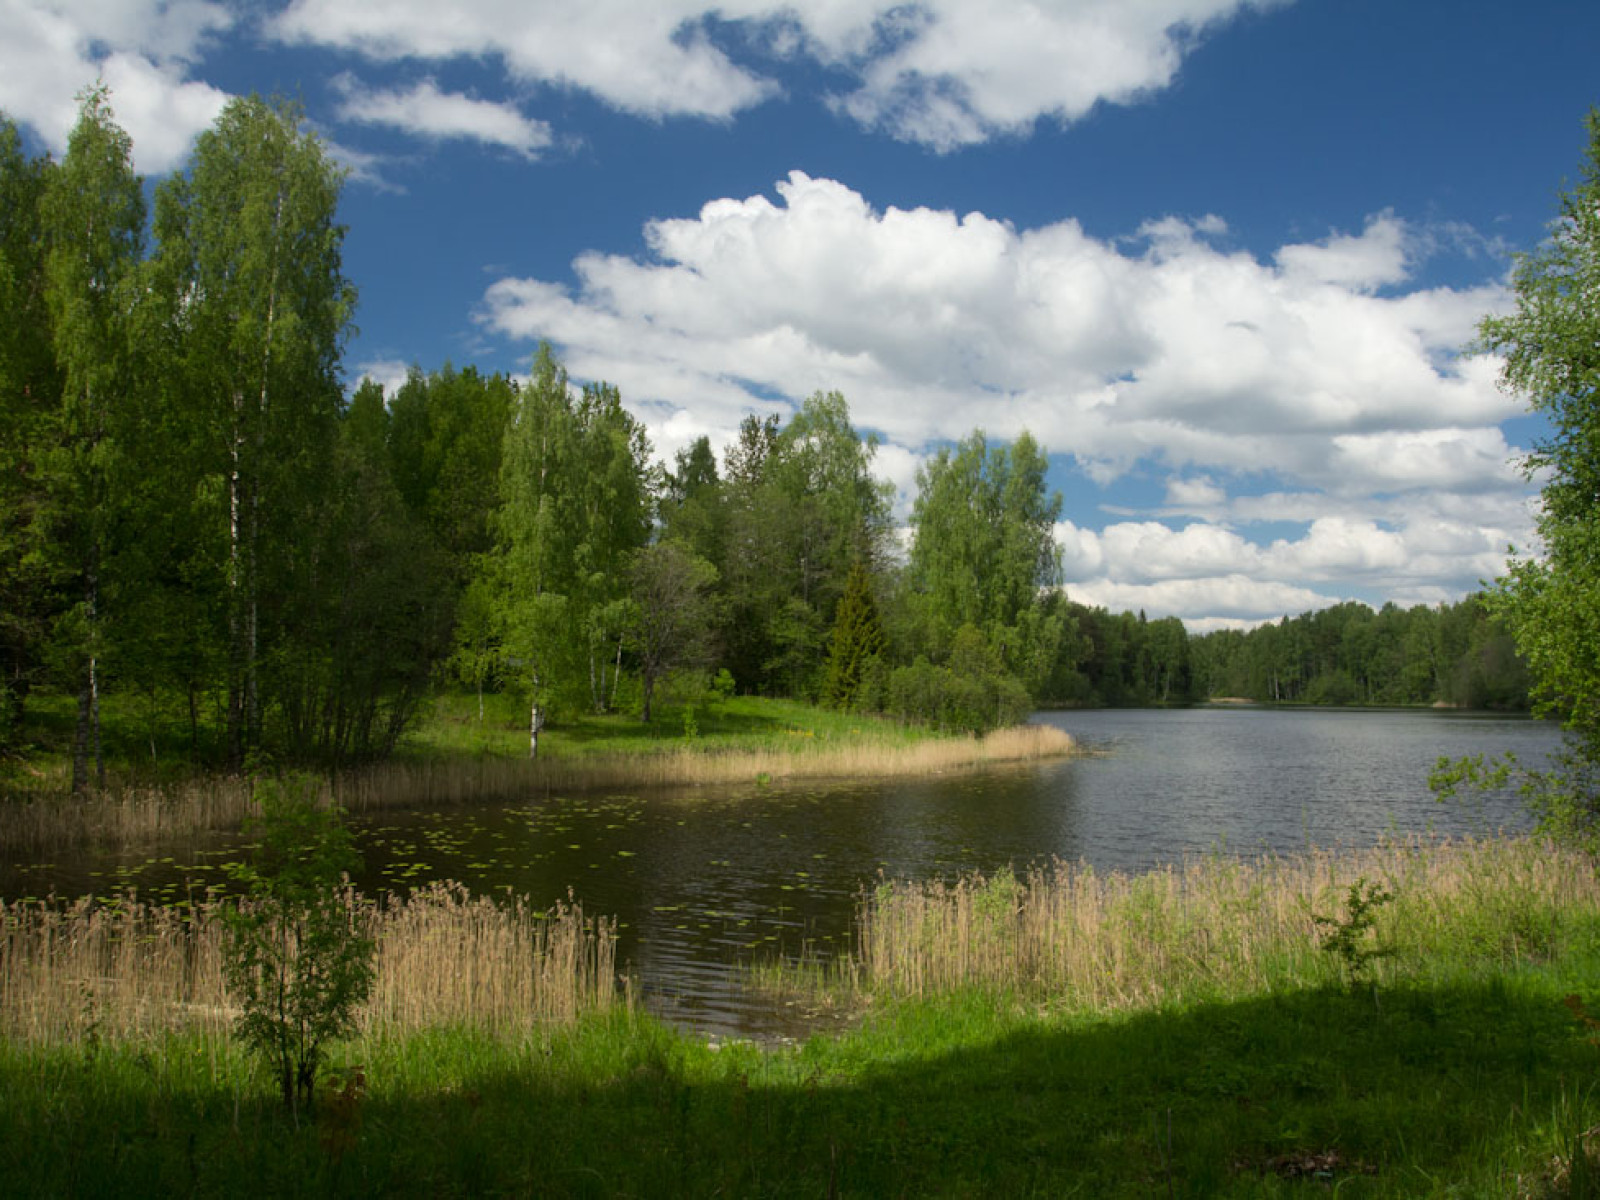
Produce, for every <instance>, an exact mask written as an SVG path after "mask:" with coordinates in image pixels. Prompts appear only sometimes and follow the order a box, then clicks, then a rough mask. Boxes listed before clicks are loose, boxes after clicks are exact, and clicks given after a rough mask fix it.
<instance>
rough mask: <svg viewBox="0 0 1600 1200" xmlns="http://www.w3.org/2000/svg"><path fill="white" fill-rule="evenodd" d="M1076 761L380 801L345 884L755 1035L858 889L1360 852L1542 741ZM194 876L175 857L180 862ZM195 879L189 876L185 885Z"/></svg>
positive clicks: (1147, 736) (1260, 741)
mask: <svg viewBox="0 0 1600 1200" xmlns="http://www.w3.org/2000/svg"><path fill="white" fill-rule="evenodd" d="M1039 719H1040V720H1043V721H1048V722H1050V723H1051V724H1055V725H1059V726H1061V727H1062V728H1065V729H1067V730H1068V731H1069V732H1071V733H1073V734H1074V735H1076V736H1077V737H1078V738H1079V739H1080V740H1081V741H1082V742H1083V743H1084V744H1085V745H1086V746H1087V747H1088V748H1089V749H1091V750H1093V751H1096V753H1095V754H1094V755H1092V756H1091V757H1086V758H1082V759H1076V760H1073V761H1070V762H1058V763H1051V764H1046V765H1043V766H1033V767H1020V768H1009V769H997V770H991V771H986V772H982V773H958V774H953V775H950V776H945V777H939V778H933V779H921V780H912V781H902V782H894V781H887V782H886V781H874V782H871V783H860V784H842V785H831V786H796V787H758V786H756V785H755V784H754V783H752V784H751V785H749V786H748V787H734V788H719V789H717V790H714V791H707V792H701V793H697V794H692V795H683V794H678V795H671V796H664V795H654V796H637V795H594V796H579V797H556V798H551V799H540V800H537V801H522V802H515V801H514V802H503V803H486V804H481V805H470V806H463V807H460V808H452V809H445V810H440V811H435V812H409V813H388V814H383V815H381V816H378V817H374V818H372V819H369V820H363V821H359V822H357V830H358V835H359V839H360V844H361V849H362V851H363V854H364V856H365V860H366V864H367V865H366V870H365V873H364V875H363V876H362V878H361V879H360V880H359V883H360V885H361V886H362V887H363V889H365V890H368V891H376V890H378V889H381V888H408V887H411V886H415V885H417V884H421V883H424V882H427V881H430V880H434V879H456V880H460V881H462V882H464V883H466V884H467V885H468V886H470V887H471V888H472V889H474V890H475V891H480V892H499V891H507V892H510V893H513V894H525V895H527V896H529V897H531V898H532V899H533V900H534V901H535V902H536V903H539V904H548V903H553V902H554V901H556V900H557V899H562V898H565V897H566V895H567V894H568V891H569V889H570V891H571V894H572V895H573V896H575V897H576V898H577V899H579V900H580V901H582V902H583V904H584V907H585V909H586V911H588V912H591V913H607V914H612V915H614V916H616V917H617V918H618V921H619V923H620V934H621V943H622V944H621V947H620V958H621V959H622V960H623V961H626V962H629V963H630V964H631V966H632V969H633V971H634V973H635V975H636V976H637V977H638V979H639V981H640V983H641V985H642V986H643V988H644V991H645V995H646V998H647V1001H648V1002H649V1003H650V1004H651V1006H652V1007H654V1008H656V1009H657V1010H658V1011H660V1012H662V1013H664V1014H665V1015H667V1016H669V1017H671V1018H673V1019H675V1020H679V1021H682V1022H685V1023H689V1024H693V1025H697V1026H700V1027H705V1028H711V1029H717V1030H719V1031H724V1032H737V1033H742V1034H746V1035H765V1034H770V1033H774V1032H779V1031H781V1030H782V1029H783V1028H784V1022H783V1020H782V1014H781V1013H780V1014H774V1013H772V1012H770V1011H769V1010H768V1009H767V1008H766V1007H765V1006H762V1005H760V1004H753V1003H752V1002H751V1001H750V1000H749V999H748V998H747V997H746V996H745V995H744V994H743V993H742V991H741V990H740V987H739V972H738V969H737V968H738V966H739V965H741V964H745V963H748V962H750V961H752V960H753V959H755V958H758V957H760V956H763V955H766V956H771V955H774V954H777V953H779V952H782V953H786V954H791V955H793V954H798V953H801V952H802V950H804V949H806V948H807V947H810V948H811V949H812V950H813V951H815V952H818V953H821V954H823V955H826V954H827V953H829V952H830V951H831V950H832V949H833V948H835V947H837V946H840V945H842V944H844V943H845V942H846V941H847V939H848V937H849V934H850V926H851V919H852V915H853V911H854V903H855V899H856V896H857V893H858V891H859V889H860V888H861V887H863V886H865V885H870V884H871V882H872V881H873V880H875V879H876V878H877V877H878V876H879V874H880V873H881V874H882V875H884V876H887V877H890V878H915V879H921V878H927V877H930V876H933V875H945V876H953V875H955V874H958V873H960V872H962V871H967V870H981V871H991V870H994V869H996V868H998V867H1000V866H1003V865H1006V864H1008V863H1009V864H1012V865H1014V866H1016V867H1018V868H1019V869H1020V868H1022V867H1024V866H1026V865H1028V864H1030V863H1034V862H1039V861H1048V860H1050V859H1052V858H1063V859H1067V860H1078V859H1083V860H1085V861H1087V862H1089V863H1091V864H1093V865H1094V866H1095V867H1096V868H1097V869H1099V870H1139V869H1143V868H1147V867H1150V866H1153V865H1156V864H1159V863H1163V862H1173V861H1177V860H1179V859H1181V858H1182V857H1183V856H1184V855H1185V854H1193V853H1199V852H1207V851H1212V850H1224V851H1227V852H1233V853H1251V852H1256V851H1260V850H1278V851H1286V850H1295V849H1300V848H1303V847H1305V846H1307V845H1319V846H1337V845H1349V846H1360V845H1366V844H1370V843H1372V842H1373V841H1375V840H1377V839H1378V838H1380V837H1382V836H1384V835H1385V834H1386V833H1412V832H1426V831H1435V832H1438V833H1448V834H1463V833H1479V832H1490V831H1493V830H1496V829H1501V828H1505V829H1515V828H1520V827H1522V826H1523V825H1524V824H1525V818H1524V816H1523V814H1522V812H1521V810H1520V808H1519V807H1518V804H1517V801H1516V799H1515V798H1514V797H1511V796H1497V797H1492V798H1490V799H1489V800H1488V801H1487V802H1485V803H1483V804H1482V805H1481V806H1480V807H1478V808H1476V809H1474V808H1469V807H1445V806H1441V805H1438V804H1436V803H1435V802H1434V801H1433V799H1432V797H1431V795H1430V794H1429V793H1428V790H1427V774H1428V771H1429V769H1430V768H1431V767H1432V765H1433V763H1434V761H1435V760H1436V759H1437V758H1438V756H1440V755H1441V754H1444V755H1451V756H1457V755H1462V754H1468V753H1476V752H1480V751H1481V752H1498V751H1501V750H1506V749H1512V750H1516V751H1517V752H1518V754H1519V756H1520V757H1521V758H1522V759H1523V761H1525V762H1529V763H1533V762H1537V761H1538V760H1540V759H1541V757H1542V756H1543V755H1544V754H1545V753H1547V752H1548V751H1549V750H1550V749H1552V748H1553V747H1554V746H1555V745H1556V743H1557V740H1558V733H1557V731H1555V730H1554V729H1553V728H1551V727H1549V726H1547V725H1543V724H1538V723H1534V722H1530V721H1522V720H1515V719H1503V718H1490V717H1466V716H1455V715H1444V714H1433V713H1420V712H1403V713H1395V712H1295V711H1264V710H1226V709H1198V710H1188V711H1172V712H1149V711H1130V712H1086V713H1052V714H1043V715H1041V716H1040V718H1039ZM236 853H237V851H236V849H235V847H234V846H233V845H231V844H230V842H229V841H228V840H227V839H210V840H208V841H200V842H196V843H194V844H191V845H187V846H183V847H164V848H161V849H160V850H158V851H156V852H149V851H145V852H142V853H140V854H137V855H128V856H125V857H123V858H116V857H112V856H101V857H89V856H86V855H82V854H79V855H76V856H64V857H62V858H61V859H59V860H58V861H56V862H53V863H49V864H31V865H25V866H19V865H16V864H11V865H7V866H4V867H0V890H3V891H4V893H5V894H6V895H8V896H17V895H24V894H30V895H38V894H41V893H42V892H44V891H46V890H49V889H51V888H53V889H55V890H56V891H57V892H58V893H61V894H72V895H75V894H81V893H83V892H85V891H90V890H93V891H101V892H104V891H109V890H113V889H114V888H115V887H116V886H117V885H118V884H119V883H126V882H130V881H132V882H137V883H138V884H139V885H140V886H141V890H142V891H143V892H144V893H145V894H147V895H148V894H150V893H152V892H154V893H155V894H157V895H162V896H169V897H176V896H180V895H181V894H182V891H183V889H185V888H186V887H192V886H195V887H199V888H203V887H204V885H205V883H206V882H213V881H218V880H219V878H220V872H219V870H218V867H219V865H220V863H221V862H223V861H225V860H226V859H227V858H228V857H230V856H232V855H234V854H236ZM186 867H188V868H193V869H190V870H185V869H184V868H186ZM195 881H198V882H195Z"/></svg>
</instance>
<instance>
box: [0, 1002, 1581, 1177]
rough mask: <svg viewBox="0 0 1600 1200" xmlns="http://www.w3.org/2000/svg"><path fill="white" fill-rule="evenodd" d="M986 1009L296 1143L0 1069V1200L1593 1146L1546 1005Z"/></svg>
mask: <svg viewBox="0 0 1600 1200" xmlns="http://www.w3.org/2000/svg"><path fill="white" fill-rule="evenodd" d="M995 1003H996V1002H995V1001H992V1000H984V999H982V998H979V997H975V996H966V997H962V998H958V999H955V1000H951V1001H947V1002H943V1003H941V1004H939V1005H935V1006H922V1007H919V1008H915V1009H907V1010H902V1011H899V1012H898V1013H895V1014H888V1015H884V1016H880V1018H879V1019H878V1021H877V1022H876V1023H875V1024H874V1025H872V1026H869V1027H868V1028H866V1029H864V1030H862V1031H861V1032H860V1033H858V1034H856V1035H854V1036H851V1037H847V1038H844V1039H839V1040H835V1041H824V1040H820V1039H819V1040H816V1041H813V1042H812V1043H810V1044H808V1045H807V1046H806V1047H805V1048H804V1049H803V1050H802V1051H800V1052H798V1053H796V1054H793V1055H777V1056H763V1055H761V1054H760V1053H758V1052H756V1051H754V1050H751V1049H749V1048H742V1047H728V1048H725V1049H724V1050H723V1051H722V1052H721V1053H720V1054H712V1053H710V1052H709V1051H708V1050H707V1049H706V1048H705V1047H703V1046H699V1045H697V1044H694V1043H690V1042H687V1041H685V1040H682V1039H679V1038H678V1037H677V1036H675V1035H674V1034H672V1033H671V1032H670V1031H668V1030H665V1029H663V1028H662V1027H660V1026H659V1025H656V1024H655V1023H653V1022H650V1021H648V1020H644V1019H639V1018H629V1017H622V1018H613V1019H610V1020H607V1021H603V1022H595V1023H592V1024H591V1025H589V1026H586V1027H585V1028H583V1029H582V1030H580V1031H579V1032H578V1033H577V1034H575V1035H573V1036H572V1037H570V1038H566V1037H562V1038H557V1039H555V1040H554V1041H553V1042H552V1043H551V1045H550V1046H548V1047H546V1048H543V1049H541V1048H539V1047H534V1048H532V1049H530V1050H528V1051H526V1052H523V1053H518V1052H495V1051H492V1050H490V1049H489V1048H488V1047H485V1046H484V1045H483V1044H482V1043H476V1045H477V1049H476V1050H475V1051H471V1052H468V1051H466V1050H464V1049H458V1050H456V1051H451V1050H449V1049H448V1047H446V1048H445V1049H443V1050H440V1051H439V1058H438V1061H439V1063H440V1064H442V1065H441V1066H439V1067H438V1068H437V1069H436V1070H434V1071H432V1076H433V1078H434V1079H435V1080H436V1082H435V1083H433V1084H430V1085H429V1086H428V1088H427V1090H426V1091H425V1092H422V1093H418V1092H416V1091H410V1092H405V1093H403V1094H396V1090H395V1089H394V1088H392V1087H385V1085H384V1080H383V1074H384V1073H385V1071H390V1070H393V1071H400V1070H402V1069H408V1070H409V1068H405V1067H403V1066H402V1063H403V1062H414V1061H415V1060H416V1059H417V1057H419V1056H421V1057H426V1056H427V1054H428V1053H430V1051H429V1050H428V1048H427V1047H422V1048H419V1047H417V1046H410V1045H408V1048H406V1050H405V1052H404V1054H402V1055H399V1057H397V1059H396V1061H395V1062H394V1063H390V1064H385V1063H383V1062H374V1063H371V1064H369V1065H368V1071H369V1073H370V1074H371V1076H372V1083H373V1086H374V1091H373V1094H372V1095H371V1096H370V1097H369V1098H368V1099H366V1100H365V1102H364V1103H362V1104H361V1105H359V1106H358V1108H357V1110H356V1111H355V1112H354V1113H351V1112H348V1111H344V1110H341V1109H339V1108H338V1107H337V1106H329V1105H326V1104H325V1105H324V1108H323V1111H322V1113H321V1115H320V1117H319V1120H318V1122H316V1123H315V1125H314V1126H312V1125H308V1126H307V1127H304V1128H302V1129H300V1130H298V1131H296V1130H294V1129H292V1128H291V1127H290V1126H289V1125H288V1124H287V1122H286V1120H285V1119H284V1118H283V1117H282V1116H281V1114H279V1113H277V1112H275V1111H274V1110H273V1109H272V1108H271V1107H270V1106H269V1105H267V1103H266V1102H265V1100H264V1099H255V1095H256V1093H255V1091H252V1092H251V1093H250V1095H251V1097H252V1098H251V1099H249V1100H247V1101H246V1102H245V1106H244V1112H243V1116H239V1115H238V1111H239V1110H238V1109H236V1108H234V1107H233V1104H234V1101H233V1100H232V1099H231V1097H230V1096H229V1095H226V1094H219V1093H216V1092H207V1093H199V1092H187V1091H184V1090H183V1089H167V1090H165V1091H163V1089H161V1088H159V1087H157V1086H156V1085H154V1084H152V1085H150V1086H149V1087H147V1088H143V1089H141V1088H140V1087H137V1086H135V1084H137V1082H138V1075H137V1072H135V1073H134V1076H133V1082H132V1083H130V1084H128V1085H126V1086H119V1087H117V1088H115V1089H111V1090H110V1091H109V1094H106V1095H103V1096H100V1097H98V1098H97V1099H94V1100H93V1101H92V1102H91V1099H90V1096H89V1095H88V1092H89V1090H90V1086H91V1085H90V1083H89V1079H90V1076H89V1075H85V1076H84V1078H83V1081H82V1082H80V1083H76V1084H75V1083H74V1082H73V1079H72V1076H73V1072H72V1071H70V1070H59V1069H48V1070H46V1069H35V1070H33V1071H31V1072H29V1073H28V1075H27V1077H25V1078H17V1077H15V1072H16V1064H15V1063H9V1065H8V1067H7V1069H6V1074H7V1075H12V1076H13V1077H11V1078H0V1086H3V1088H4V1092H5V1093H6V1094H7V1095H8V1097H9V1098H8V1099H6V1100H5V1101H3V1102H0V1104H3V1107H4V1109H6V1110H10V1111H8V1112H5V1114H4V1115H5V1116H6V1118H7V1122H6V1125H5V1126H0V1128H5V1127H9V1129H10V1133H9V1134H0V1142H3V1143H4V1145H5V1150H4V1158H3V1159H0V1190H4V1191H5V1192H6V1193H7V1194H8V1195H12V1196H17V1195H24V1194H44V1193H51V1194H75V1195H95V1194H119V1195H133V1194H152V1195H153V1194H169V1193H170V1194H177V1193H185V1194H199V1195H225V1194H226V1195H233V1194H239V1193H240V1192H241V1189H242V1190H243V1191H246V1192H250V1193H252V1194H263V1193H265V1194H281V1193H290V1192H315V1193H318V1194H336V1195H425V1196H433V1195H456V1194H463V1195H476V1194H496V1193H509V1194H536V1195H545V1196H614V1195H649V1196H673V1195H703V1196H710V1195H736V1196H769V1195H770V1196H823V1195H841V1196H874V1197H876V1196H897V1195H961V1196H969V1195H994V1196H1025V1195H1083V1196H1097V1197H1098V1196H1107V1195H1154V1196H1163V1195H1174V1196H1211V1195H1219V1194H1221V1195H1228V1194H1234V1195H1262V1194H1268V1195H1270V1194H1279V1193H1282V1194H1289V1193H1298V1192H1301V1191H1306V1192H1315V1193H1317V1194H1326V1190H1327V1189H1328V1188H1329V1187H1331V1186H1334V1185H1337V1186H1338V1188H1339V1192H1340V1194H1341V1195H1347V1196H1363V1195H1389V1196H1416V1195H1430V1194H1444V1193H1446V1192H1447V1191H1450V1190H1451V1189H1452V1188H1453V1187H1454V1188H1459V1189H1460V1191H1459V1192H1456V1193H1454V1194H1463V1195H1482V1194H1492V1195H1508V1194H1517V1192H1518V1186H1517V1184H1516V1182H1515V1180H1514V1179H1513V1177H1512V1176H1513V1173H1514V1172H1518V1171H1523V1172H1532V1173H1533V1174H1534V1175H1537V1174H1538V1173H1539V1172H1540V1171H1541V1170H1544V1169H1545V1168H1546V1167H1547V1166H1548V1162H1549V1156H1550V1153H1551V1147H1553V1146H1555V1145H1557V1144H1558V1142H1559V1138H1560V1136H1561V1135H1563V1134H1570V1133H1572V1132H1574V1131H1575V1130H1577V1129H1580V1128H1584V1127H1587V1126H1588V1125H1589V1124H1592V1123H1594V1122H1595V1121H1596V1119H1597V1117H1596V1112H1595V1109H1596V1105H1595V1102H1594V1098H1593V1097H1592V1096H1591V1091H1590V1089H1591V1084H1592V1082H1593V1081H1594V1079H1595V1075H1596V1064H1597V1054H1600V1051H1597V1050H1596V1049H1595V1047H1594V1046H1592V1045H1589V1044H1587V1043H1585V1042H1584V1041H1583V1040H1582V1038H1581V1036H1580V1035H1579V1032H1578V1031H1577V1029H1576V1027H1575V1025H1574V1022H1573V1021H1572V1019H1571V1017H1570V1015H1569V1014H1568V1013H1567V1012H1566V1010H1565V1009H1563V1008H1562V1007H1561V1005H1560V1003H1559V1001H1558V1000H1557V999H1556V998H1555V997H1554V995H1553V994H1551V993H1550V992H1549V991H1548V990H1547V991H1545V992H1544V993H1542V994H1540V993H1536V992H1535V990H1534V989H1532V988H1520V987H1515V986H1509V985H1500V984H1496V983H1491V984H1487V985H1472V986H1448V987H1431V988H1422V987H1418V988H1406V989H1396V990H1391V991H1386V992H1384V993H1383V994H1382V995H1381V997H1380V998H1379V1000H1378V1002H1377V1003H1375V1002H1374V999H1373V997H1372V996H1371V995H1370V994H1367V995H1354V996H1352V995H1348V994H1346V993H1344V992H1339V991H1315V992H1298V993H1293V994H1288V995H1284V996H1281V997H1271V998H1264V999H1254V1000H1248V1001H1243V1002H1235V1003H1224V1004H1215V1005H1207V1006H1202V1007H1197V1008H1193V1009H1190V1010H1186V1011H1182V1012H1174V1013H1156V1014H1146V1015H1140V1016H1135V1017H1132V1018H1129V1019H1126V1020H1115V1021H1111V1020H1108V1021H1105V1022H1101V1023H1090V1024H1082V1025H1077V1026H1072V1027H1065V1026H1060V1025H1049V1024H1043V1023H1034V1022H1027V1021H1018V1020H1006V1021H997V1020H996V1018H995V1015H994V1010H995ZM995 1029H1003V1030H1004V1032H1001V1033H1000V1034H998V1035H995V1034H993V1033H989V1034H987V1035H986V1034H985V1032H984V1031H985V1030H995ZM985 1037H987V1039H988V1040H986V1041H985V1040H984V1038H985ZM441 1039H442V1041H443V1042H444V1043H448V1041H449V1038H448V1035H441ZM468 1041H470V1039H468ZM452 1054H454V1057H452ZM407 1056H410V1057H409V1058H408V1057H407ZM464 1063H471V1064H475V1065H471V1066H467V1067H464V1066H463V1065H462V1064H464ZM452 1064H454V1065H452ZM80 1090H82V1091H83V1092H84V1093H85V1094H84V1095H79V1094H78V1093H79V1091H80ZM75 1106H82V1109H81V1111H79V1112H76V1113H75V1112H73V1111H72V1110H73V1109H74V1107H75ZM236 1123H237V1125H238V1132H236V1131H235V1128H234V1126H235V1124H236ZM7 1175H10V1176H11V1179H10V1182H9V1183H7V1181H6V1176H7Z"/></svg>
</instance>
